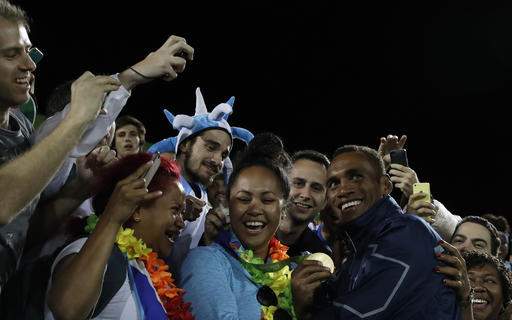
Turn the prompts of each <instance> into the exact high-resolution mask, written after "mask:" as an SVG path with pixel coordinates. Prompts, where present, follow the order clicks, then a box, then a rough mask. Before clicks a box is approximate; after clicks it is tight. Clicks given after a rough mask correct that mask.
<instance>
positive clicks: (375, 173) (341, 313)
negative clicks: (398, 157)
mask: <svg viewBox="0 0 512 320" xmlns="http://www.w3.org/2000/svg"><path fill="white" fill-rule="evenodd" d="M327 176H328V181H327V197H328V201H329V205H330V206H331V208H332V209H333V210H334V212H335V213H336V214H338V215H339V216H340V217H341V230H340V231H339V236H340V237H343V238H345V242H346V244H347V246H348V251H349V252H350V253H349V254H348V256H346V257H345V258H346V259H345V260H344V262H343V263H342V264H341V265H340V266H337V270H336V273H335V275H334V277H331V278H330V279H329V280H328V281H326V282H323V283H322V281H323V280H325V278H326V277H325V276H326V271H325V270H324V269H323V267H322V266H320V265H318V264H316V263H314V262H310V261H306V262H305V263H304V264H303V265H302V266H300V267H299V268H297V269H296V270H295V271H294V273H293V276H292V289H293V298H294V305H295V310H296V313H297V315H298V316H299V318H300V319H326V320H327V319H343V320H348V319H368V320H377V319H378V320H381V319H393V320H406V319H407V320H427V319H428V320H430V319H435V320H457V319H458V317H459V310H458V307H457V303H456V300H455V294H454V292H453V290H451V289H449V288H447V287H445V286H444V285H443V278H442V276H441V275H439V274H436V273H435V272H434V271H433V269H434V268H435V267H436V266H437V260H436V258H435V247H436V246H437V242H438V241H439V240H441V238H440V237H439V235H438V234H437V233H436V232H435V231H434V230H433V229H432V228H431V227H430V226H429V225H428V224H427V223H425V222H424V221H423V220H422V219H421V218H418V217H416V216H415V215H407V214H403V213H402V210H401V209H400V207H399V206H398V205H397V204H396V202H395V201H394V200H393V198H391V197H390V196H389V193H390V192H391V189H392V185H391V182H390V180H389V177H388V176H387V175H386V173H385V169H384V164H383V162H382V159H381V158H380V157H379V156H378V154H377V152H376V151H375V150H373V149H370V148H367V147H361V146H345V147H341V148H339V149H338V150H337V151H336V152H335V154H334V157H333V161H332V162H331V165H330V167H329V170H328V174H327ZM327 274H328V273H327ZM313 292H315V294H313Z"/></svg>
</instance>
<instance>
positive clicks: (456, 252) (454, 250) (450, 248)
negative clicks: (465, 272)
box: [439, 240, 466, 265]
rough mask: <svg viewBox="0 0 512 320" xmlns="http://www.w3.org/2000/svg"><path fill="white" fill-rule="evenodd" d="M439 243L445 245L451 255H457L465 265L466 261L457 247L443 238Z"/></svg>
mask: <svg viewBox="0 0 512 320" xmlns="http://www.w3.org/2000/svg"><path fill="white" fill-rule="evenodd" d="M439 245H440V246H441V247H443V248H444V249H445V250H446V251H448V252H449V253H450V254H451V255H453V256H455V257H456V258H457V259H458V260H459V261H460V262H461V263H462V262H463V264H464V265H465V263H466V262H465V260H464V258H463V257H462V255H461V254H460V251H459V250H458V249H457V248H455V247H454V246H452V245H451V244H449V243H448V242H446V241H444V240H441V241H440V242H439Z"/></svg>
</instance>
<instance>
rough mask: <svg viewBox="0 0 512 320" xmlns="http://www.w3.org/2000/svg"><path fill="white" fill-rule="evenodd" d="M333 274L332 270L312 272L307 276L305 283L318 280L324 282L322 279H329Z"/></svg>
mask: <svg viewBox="0 0 512 320" xmlns="http://www.w3.org/2000/svg"><path fill="white" fill-rule="evenodd" d="M331 275H332V274H331V272H330V271H326V270H320V271H317V272H315V273H311V274H309V275H308V276H307V277H305V278H304V282H303V283H304V284H305V285H311V284H314V283H316V282H322V281H324V280H326V279H328V278H329V277H330V276H331Z"/></svg>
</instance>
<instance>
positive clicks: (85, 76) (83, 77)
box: [71, 71, 94, 86]
mask: <svg viewBox="0 0 512 320" xmlns="http://www.w3.org/2000/svg"><path fill="white" fill-rule="evenodd" d="M90 78H94V74H93V73H92V72H90V71H85V72H84V73H82V75H81V76H80V77H78V79H76V80H75V81H73V84H75V83H76V82H77V81H83V80H87V79H90ZM73 84H72V85H71V86H73Z"/></svg>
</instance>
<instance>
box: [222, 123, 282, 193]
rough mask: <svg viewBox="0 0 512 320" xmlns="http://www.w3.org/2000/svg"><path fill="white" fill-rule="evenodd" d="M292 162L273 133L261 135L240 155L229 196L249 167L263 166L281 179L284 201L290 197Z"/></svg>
mask: <svg viewBox="0 0 512 320" xmlns="http://www.w3.org/2000/svg"><path fill="white" fill-rule="evenodd" d="M291 164H292V161H291V159H290V156H289V155H288V153H287V152H286V151H285V150H284V146H283V141H282V140H281V139H280V138H279V137H278V136H276V135H275V134H273V133H261V134H258V135H256V136H255V137H254V139H252V140H251V142H250V143H249V145H248V146H247V149H246V150H244V151H243V152H240V153H239V154H238V157H237V160H236V161H235V165H234V171H233V173H232V174H231V177H230V178H229V182H228V186H227V196H228V199H229V195H230V191H231V188H232V187H233V184H234V183H235V181H236V180H237V178H238V176H239V175H240V173H241V172H242V171H243V170H244V169H246V168H249V167H253V166H261V167H264V168H267V169H269V170H270V171H272V172H273V173H274V174H275V175H276V177H277V178H278V179H279V183H280V185H281V190H282V192H283V196H284V199H288V196H289V195H290V182H289V181H288V172H289V171H290V169H291Z"/></svg>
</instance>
